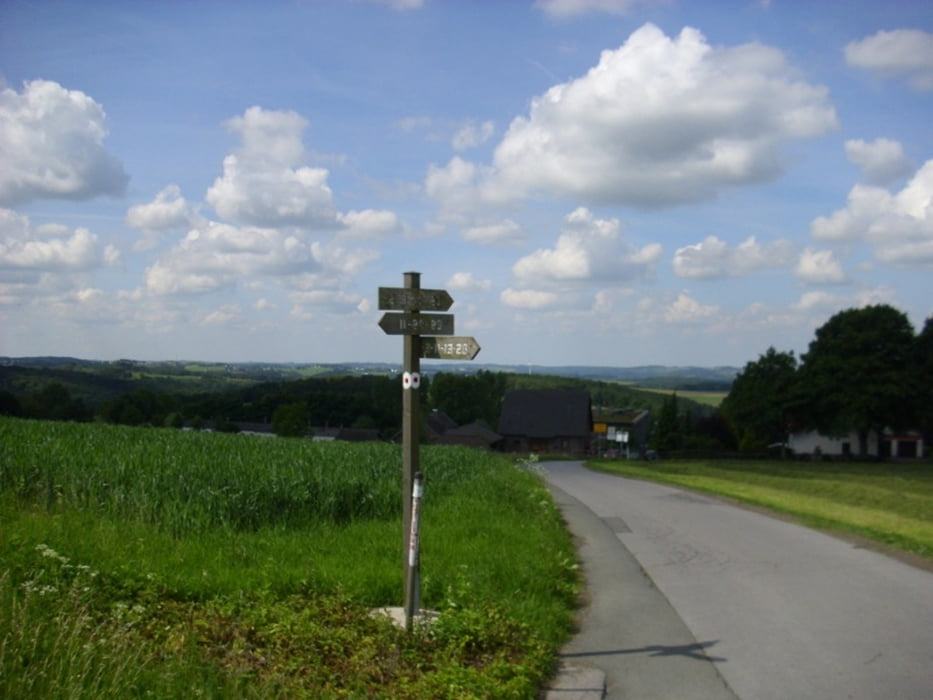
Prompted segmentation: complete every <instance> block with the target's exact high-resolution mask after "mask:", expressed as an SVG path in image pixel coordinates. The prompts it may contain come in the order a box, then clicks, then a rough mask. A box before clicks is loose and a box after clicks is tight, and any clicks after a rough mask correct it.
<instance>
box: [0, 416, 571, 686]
mask: <svg viewBox="0 0 933 700" xmlns="http://www.w3.org/2000/svg"><path fill="white" fill-rule="evenodd" d="M421 468H422V471H423V472H424V474H425V479H426V484H425V497H424V503H423V510H422V549H421V552H422V555H421V561H422V567H421V571H422V579H421V591H422V602H423V605H424V606H425V607H430V608H435V609H439V610H442V611H444V612H443V614H442V616H441V617H442V619H444V620H446V622H444V623H442V624H441V625H440V627H438V630H439V631H438V632H437V635H439V636H434V637H425V638H422V639H416V640H410V639H405V640H404V641H401V640H400V639H399V638H397V637H396V636H393V635H394V634H395V632H390V631H388V630H386V629H384V628H379V629H373V628H372V627H371V624H370V622H368V621H367V619H368V618H367V615H366V611H367V610H368V609H369V608H370V607H375V606H382V605H399V604H401V596H402V558H403V556H402V555H403V548H404V547H403V538H402V532H401V509H402V508H401V505H402V504H401V450H400V448H399V447H398V446H397V445H386V444H347V443H311V442H308V441H304V440H285V439H268V438H257V437H251V436H239V435H221V434H200V433H182V432H179V431H172V430H166V429H140V428H126V427H121V426H109V425H76V424H65V423H47V422H30V421H21V420H16V419H0V531H2V532H3V537H0V584H2V585H0V640H3V647H2V648H0V695H8V696H16V695H17V692H18V691H17V692H14V693H13V695H9V693H8V692H7V691H8V690H10V689H13V690H14V691H16V689H20V690H23V691H24V692H25V690H26V689H29V690H30V692H29V693H28V694H29V695H33V696H35V693H39V694H40V695H43V694H44V695H46V696H48V694H49V693H51V695H52V696H59V697H61V696H67V697H98V696H100V695H101V694H104V695H112V694H114V693H115V694H117V695H122V696H126V695H139V694H145V693H150V694H155V695H156V696H171V695H173V694H178V693H179V692H180V689H181V688H184V690H185V691H186V692H187V690H188V689H189V688H197V689H198V692H199V693H201V694H203V695H207V696H215V697H232V696H237V697H270V696H274V695H278V696H295V695H302V694H305V695H310V696H314V695H317V696H323V697H341V696H346V695H351V696H352V695H354V694H356V695H369V694H372V693H373V692H375V691H373V689H372V687H369V686H366V685H365V683H366V682H368V681H362V680H360V681H353V682H352V683H351V680H352V679H353V678H360V679H364V678H371V679H375V680H373V681H372V682H373V683H377V684H378V685H376V686H373V687H381V688H384V689H390V690H385V691H378V692H376V694H379V692H385V693H388V694H389V695H394V696H397V697H421V696H425V693H427V694H428V695H431V696H437V697H445V696H446V697H455V696H459V695H466V696H469V695H479V696H502V697H532V696H533V695H534V689H535V688H536V687H537V684H538V683H540V681H541V680H542V678H543V677H544V676H545V675H546V674H547V672H548V669H549V668H550V664H551V663H552V662H553V660H554V654H555V653H556V649H557V648H558V646H559V644H560V643H561V642H562V641H563V639H564V638H565V637H566V635H567V634H568V631H569V627H570V620H571V615H572V610H573V607H574V605H575V593H576V583H577V573H576V570H575V565H574V554H573V547H572V543H571V541H570V538H569V535H568V534H567V532H566V531H565V530H564V528H563V525H562V521H561V519H560V515H559V511H558V510H557V508H556V507H555V505H554V503H553V502H552V501H551V499H550V497H549V495H548V492H547V490H546V489H545V488H544V486H543V484H542V483H541V481H540V479H538V478H537V477H536V476H535V475H533V474H531V473H529V472H528V471H527V470H523V469H517V468H515V465H514V464H512V463H511V462H510V461H507V460H505V459H504V458H502V457H500V456H496V455H492V454H488V453H483V452H477V451H474V450H469V449H466V448H450V447H428V446H426V447H423V448H422V455H421ZM50 552H51V553H52V554H49V553H50ZM91 572H93V576H91ZM321 596H324V597H323V598H322V597H321ZM344 596H345V597H346V599H347V600H349V601H352V605H351V606H350V607H349V608H346V610H345V611H344V612H343V613H340V614H339V615H336V614H334V613H333V609H334V608H335V606H336V608H338V609H341V610H343V609H344V604H343V603H340V602H339V600H341V599H342V598H341V597H344ZM335 597H336V598H335ZM334 601H338V602H334ZM309 611H316V612H314V613H313V614H312V613H309ZM348 611H349V612H348ZM309 614H310V615H311V618H309ZM127 616H129V617H127ZM318 617H319V618H322V619H326V620H328V622H327V623H326V624H318V622H317V621H316V620H315V619H312V618H318ZM336 620H343V622H341V623H339V624H345V625H347V630H346V631H345V632H344V633H338V632H336V631H335V630H334V629H332V627H331V624H332V623H333V624H338V622H335V621H336ZM62 621H68V624H63V622H62ZM69 625H70V626H69ZM25 628H29V629H30V630H32V631H31V632H27V631H25ZM55 630H61V634H59V633H58V632H56V631H55ZM208 630H210V634H208ZM216 630H220V631H216ZM373 635H376V637H373ZM314 639H316V640H317V641H313V640H314ZM363 640H366V641H363ZM469 640H473V641H469ZM483 640H485V641H483ZM481 641H482V642H483V643H480V642H481ZM319 644H324V645H325V646H326V647H327V649H328V651H327V654H325V655H324V656H320V657H314V658H322V659H323V658H325V657H326V659H328V661H326V662H325V661H321V663H334V664H336V665H337V666H335V667H334V668H330V669H328V668H316V669H314V673H313V674H312V673H311V671H310V670H309V669H308V668H304V669H303V670H301V672H300V673H299V672H297V671H295V670H293V671H287V670H285V669H287V668H290V664H299V665H300V664H301V663H302V662H301V661H300V660H299V659H296V658H295V656H296V655H305V654H312V655H313V654H318V652H317V651H313V653H312V651H309V649H310V647H311V646H313V647H314V649H317V648H318V647H317V646H315V645H319ZM309 645H310V646H309ZM405 645H413V646H411V647H410V648H408V647H405ZM130 647H131V648H132V649H133V650H135V651H134V653H138V654H139V657H138V658H137V657H136V656H133V655H132V654H130V653H129V651H127V649H129V648H130ZM403 647H404V648H408V651H407V652H406V651H404V650H403V651H401V652H400V651H399V649H402V648H403ZM364 648H365V649H368V651H367V654H369V656H366V655H365V654H363V655H361V652H359V651H358V650H359V649H364ZM260 649H261V651H259V650H260ZM354 649H357V650H356V651H355V650H354ZM289 650H291V651H289ZM400 653H401V657H400V658H396V657H398V655H399V654H400ZM406 654H410V657H409V656H406ZM62 656H65V657H73V663H71V664H70V667H72V668H83V667H85V666H86V667H87V668H88V669H91V670H89V671H87V672H86V673H84V674H83V675H84V677H87V678H91V677H96V676H95V674H97V675H100V674H99V673H98V670H100V671H101V673H103V677H102V678H101V680H100V681H99V682H98V681H94V682H93V683H85V682H84V681H82V680H80V679H78V678H77V677H74V678H70V679H65V680H64V681H63V682H66V684H67V683H70V685H68V687H67V688H65V689H64V690H63V687H64V686H59V685H56V684H55V683H52V682H49V683H47V684H46V685H44V686H41V687H39V686H35V687H34V686H29V687H28V688H27V686H26V685H24V684H26V683H27V682H32V681H29V678H27V676H28V677H31V674H32V671H31V670H30V669H32V670H35V669H37V668H40V667H43V668H46V670H45V671H43V674H44V676H43V677H48V678H51V677H53V676H55V675H56V674H59V671H58V670H55V668H57V667H55V668H53V666H54V664H55V662H54V660H53V658H52V657H55V658H62ZM118 656H119V657H120V659H124V658H132V659H134V661H133V663H132V664H127V668H126V669H124V668H123V666H121V665H120V664H118V663H116V657H118ZM24 658H25V659H29V663H28V664H27V665H23V663H22V660H23V659H24ZM259 659H265V660H266V661H264V662H263V663H264V664H266V665H262V664H260V663H259V661H258V660H259ZM392 659H395V661H392ZM350 660H352V664H357V665H352V664H351V665H349V666H348V665H347V664H349V663H350ZM137 662H138V663H137ZM305 663H307V662H305ZM366 664H369V666H366V667H365V668H364V666H365V665H366ZM386 664H389V667H388V668H387V667H386ZM43 665H44V666H43ZM27 666H28V668H27ZM130 666H132V667H133V668H141V669H143V672H141V674H142V675H140V674H138V673H136V674H135V675H134V673H135V672H131V671H130V670H129V667H130ZM273 671H274V672H273ZM108 673H110V674H111V675H114V674H115V675H117V676H120V678H115V677H110V676H108V675H107V674H108ZM59 675H60V674H59ZM66 675H67V674H66ZM341 683H344V685H341ZM361 683H362V685H360V684H361ZM347 684H350V685H347ZM429 688H430V689H431V690H427V689H429ZM444 688H447V689H448V690H447V691H445V690H444ZM483 688H485V690H480V689H483ZM493 688H494V689H495V690H492V689H493ZM322 689H326V692H322ZM510 689H511V690H510ZM33 691H35V692H33ZM419 693H420V695H419Z"/></svg>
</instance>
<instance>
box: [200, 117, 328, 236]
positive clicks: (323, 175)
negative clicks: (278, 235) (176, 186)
mask: <svg viewBox="0 0 933 700" xmlns="http://www.w3.org/2000/svg"><path fill="white" fill-rule="evenodd" d="M226 126H227V128H228V129H229V130H230V131H232V132H234V133H236V134H237V135H239V137H240V140H241V145H240V147H239V148H238V149H237V150H236V152H234V153H232V154H230V155H228V156H227V157H226V158H224V162H223V169H224V173H223V175H222V176H221V177H219V178H217V179H216V180H215V181H214V184H213V185H212V186H211V187H210V189H208V191H207V194H206V196H205V199H206V200H207V202H208V203H209V204H210V205H211V206H212V207H214V210H215V211H216V212H217V214H219V215H220V216H221V217H222V218H224V219H227V220H229V221H231V222H233V223H236V224H244V225H253V226H267V227H269V226H271V227H274V226H299V227H303V228H308V229H313V228H318V229H322V228H323V229H333V228H336V210H335V207H334V200H333V193H332V192H331V189H330V187H329V186H328V184H327V178H328V174H329V173H328V171H327V170H326V169H324V168H312V167H309V166H306V165H302V162H303V161H304V159H305V157H306V153H305V149H304V146H303V144H302V141H301V134H302V132H303V131H304V129H305V127H306V126H307V121H306V120H305V119H304V118H303V117H302V116H301V115H299V114H297V113H295V112H291V111H275V110H265V109H263V108H261V107H250V108H249V109H247V110H246V112H244V114H243V115H242V116H239V117H234V118H233V119H230V120H228V121H227V122H226Z"/></svg>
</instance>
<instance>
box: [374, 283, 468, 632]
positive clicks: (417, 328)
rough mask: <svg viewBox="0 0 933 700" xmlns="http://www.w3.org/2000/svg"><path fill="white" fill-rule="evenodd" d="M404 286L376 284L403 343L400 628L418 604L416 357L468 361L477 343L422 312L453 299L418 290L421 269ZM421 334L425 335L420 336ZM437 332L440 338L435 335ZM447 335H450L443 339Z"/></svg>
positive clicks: (386, 320) (386, 318)
mask: <svg viewBox="0 0 933 700" xmlns="http://www.w3.org/2000/svg"><path fill="white" fill-rule="evenodd" d="M403 282H404V286H402V287H379V309H380V310H389V311H401V312H403V313H386V314H383V315H382V318H381V319H379V327H380V328H381V329H382V330H383V332H384V333H386V334H387V335H401V336H403V340H404V342H403V346H402V542H403V561H404V568H403V573H404V577H403V579H402V580H403V581H404V582H405V626H406V628H407V629H408V630H411V624H412V619H413V618H414V616H415V613H416V612H417V605H418V579H419V576H418V574H419V572H418V568H417V567H418V566H419V562H418V557H417V556H412V554H411V553H412V551H414V550H412V549H411V547H412V546H413V543H414V542H416V540H413V536H414V537H415V538H416V537H417V534H415V533H414V532H413V530H412V503H413V501H414V499H415V497H416V496H418V497H420V495H421V488H422V487H421V480H420V478H419V479H418V484H417V491H418V493H417V494H416V493H415V491H414V488H415V479H414V475H415V474H418V475H419V477H420V471H421V463H420V454H419V449H418V448H419V443H418V430H419V427H420V417H421V400H420V397H419V391H418V389H419V387H420V386H421V358H422V357H425V358H434V359H440V360H472V359H473V358H474V357H476V355H477V353H479V350H480V347H479V344H478V343H477V342H476V340H475V339H474V338H469V337H452V336H451V334H452V333H453V332H454V317H453V314H442V313H426V314H423V313H421V312H422V311H446V310H447V309H449V308H450V307H451V305H452V304H453V302H454V300H453V298H451V296H450V294H449V293H448V292H447V291H446V290H444V289H421V273H420V272H406V273H404V274H403ZM422 336H425V337H422ZM435 336H442V337H435ZM443 336H450V337H443Z"/></svg>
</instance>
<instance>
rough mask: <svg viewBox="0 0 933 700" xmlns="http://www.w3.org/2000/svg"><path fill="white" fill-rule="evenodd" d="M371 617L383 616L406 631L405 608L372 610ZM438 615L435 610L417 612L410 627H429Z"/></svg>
mask: <svg viewBox="0 0 933 700" xmlns="http://www.w3.org/2000/svg"><path fill="white" fill-rule="evenodd" d="M371 614H372V615H374V616H375V615H385V616H386V617H388V618H389V619H391V620H392V622H394V623H395V624H396V625H398V626H399V627H401V628H403V629H407V628H408V626H407V624H406V623H407V622H408V620H407V618H406V616H405V608H404V607H401V606H397V607H387V608H374V609H373V611H372V613H371ZM439 615H440V613H439V612H437V611H436V610H419V611H418V612H417V613H415V615H414V616H413V618H412V627H419V626H421V625H430V624H431V623H432V622H434V620H436V619H437V617H438V616H439Z"/></svg>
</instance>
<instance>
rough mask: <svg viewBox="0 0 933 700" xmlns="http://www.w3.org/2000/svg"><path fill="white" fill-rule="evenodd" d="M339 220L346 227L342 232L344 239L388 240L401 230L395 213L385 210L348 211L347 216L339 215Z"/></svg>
mask: <svg viewBox="0 0 933 700" xmlns="http://www.w3.org/2000/svg"><path fill="white" fill-rule="evenodd" d="M337 220H338V221H339V222H340V224H342V225H343V227H344V228H343V230H342V231H341V232H340V236H341V237H342V238H354V239H374V238H388V237H390V236H392V235H394V234H396V233H398V232H399V231H400V230H401V224H400V223H399V220H398V216H397V215H396V214H395V212H391V211H387V210H384V209H383V210H377V209H364V210H362V211H348V212H347V213H346V214H337Z"/></svg>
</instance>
